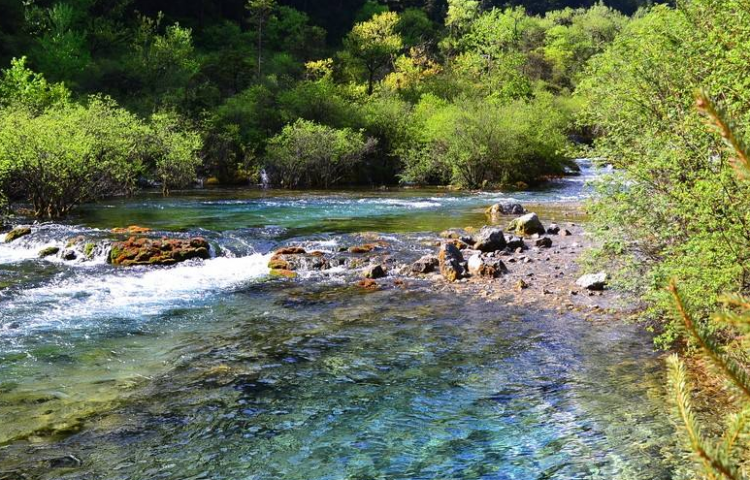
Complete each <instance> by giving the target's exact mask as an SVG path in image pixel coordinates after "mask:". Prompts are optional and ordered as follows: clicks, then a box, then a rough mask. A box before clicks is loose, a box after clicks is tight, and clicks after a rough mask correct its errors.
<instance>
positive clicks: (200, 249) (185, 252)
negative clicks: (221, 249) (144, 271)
mask: <svg viewBox="0 0 750 480" xmlns="http://www.w3.org/2000/svg"><path fill="white" fill-rule="evenodd" d="M210 248H211V247H210V245H209V244H208V242H207V241H206V240H205V239H203V238H201V237H195V238H191V239H189V240H180V239H169V238H163V239H161V240H152V239H150V238H135V237H131V238H129V239H128V240H126V241H124V242H115V243H113V244H112V248H111V250H110V252H109V262H110V263H111V264H113V265H119V266H123V267H129V266H134V265H173V264H175V263H179V262H184V261H186V260H191V259H193V258H201V259H204V260H205V259H207V258H209V257H210V256H211V254H210V253H209V250H210Z"/></svg>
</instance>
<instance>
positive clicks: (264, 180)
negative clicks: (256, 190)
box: [260, 168, 271, 189]
mask: <svg viewBox="0 0 750 480" xmlns="http://www.w3.org/2000/svg"><path fill="white" fill-rule="evenodd" d="M260 186H261V187H263V188H264V189H267V188H269V187H270V186H271V177H270V176H269V175H268V172H266V169H265V168H264V169H263V170H261V171H260Z"/></svg>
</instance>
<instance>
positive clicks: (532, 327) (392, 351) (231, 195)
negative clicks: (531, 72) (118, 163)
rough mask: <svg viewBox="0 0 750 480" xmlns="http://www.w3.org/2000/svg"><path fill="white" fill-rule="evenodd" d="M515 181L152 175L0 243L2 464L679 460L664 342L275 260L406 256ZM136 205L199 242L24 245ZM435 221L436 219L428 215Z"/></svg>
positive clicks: (577, 470) (44, 472)
mask: <svg viewBox="0 0 750 480" xmlns="http://www.w3.org/2000/svg"><path fill="white" fill-rule="evenodd" d="M583 173H584V174H583V175H582V176H580V177H572V178H567V179H564V180H561V181H559V182H556V183H554V184H552V185H550V186H549V187H547V188H545V189H542V190H536V191H529V192H518V193H513V194H500V193H482V194H477V193H468V194H457V193H452V192H447V191H441V190H398V191H341V192H335V193H331V192H275V191H258V190H208V191H200V192H187V193H183V194H176V195H174V196H172V197H170V198H168V199H162V198H160V197H158V196H152V195H144V196H141V197H138V198H135V199H116V200H111V201H105V202H102V203H100V204H97V205H94V206H92V207H88V208H85V209H82V210H81V211H80V213H79V214H78V215H77V216H76V217H74V218H72V219H70V221H68V222H66V223H64V224H45V225H41V226H39V227H37V228H35V230H34V233H33V234H32V235H30V236H28V237H24V238H22V239H20V240H17V241H15V242H13V243H11V244H0V479H16V478H18V479H21V478H39V479H61V478H66V479H67V478H70V479H73V478H75V479H123V480H124V479H175V480H177V479H180V480H182V479H227V480H229V479H253V480H255V479H258V480H260V479H263V480H265V479H269V480H270V479H289V480H291V479H295V480H297V479H299V480H318V479H319V480H323V479H325V480H339V479H341V480H343V479H363V480H364V479H503V480H505V479H508V480H510V479H513V480H515V479H518V480H528V479H560V480H563V479H565V480H569V479H643V480H654V479H665V480H666V479H670V478H673V477H674V472H673V469H672V466H671V460H670V458H671V455H672V454H673V453H674V446H673V445H672V442H671V434H672V429H671V426H670V423H669V420H668V418H667V415H666V411H667V410H666V406H665V405H664V399H663V382H664V378H663V369H662V360H661V359H660V358H659V356H658V355H657V354H655V353H653V351H652V344H651V339H650V338H649V336H648V335H647V334H646V333H645V332H643V331H642V329H641V328H640V327H638V326H634V325H627V324H625V323H610V324H601V323H599V324H592V323H591V322H588V321H586V320H584V319H582V318H579V317H577V316H576V315H575V314H565V315H560V314H559V313H558V312H556V311H553V310H549V311H548V310H546V309H545V308H544V307H543V306H540V307H539V308H537V309H534V310H528V309H526V310H523V309H520V308H518V307H513V306H510V305H507V304H505V303H503V302H493V303H487V302H485V301H483V300H482V301H480V300H478V299H477V300H473V299H470V298H458V297H456V296H454V295H449V294H446V293H445V292H441V291H439V290H438V289H435V288H434V286H433V285H431V284H430V283H429V282H427V281H414V282H413V283H412V284H411V286H410V288H408V289H401V288H386V289H382V290H379V291H366V290H363V289H361V288H358V287H357V286H356V285H353V283H352V282H351V281H350V280H349V279H347V278H345V277H344V276H340V275H336V272H332V273H331V274H328V275H325V276H323V275H313V276H303V278H300V279H297V280H293V281H290V280H282V279H273V278H269V276H268V270H267V266H266V265H267V262H268V259H269V252H271V251H273V249H275V248H277V247H279V246H282V245H298V244H302V245H305V246H306V247H308V248H316V249H319V250H324V251H335V250H336V249H338V248H339V247H341V246H349V245H354V244H357V243H358V242H362V241H363V239H364V238H369V237H371V236H372V233H366V232H376V233H377V234H378V235H379V236H380V238H382V239H385V240H386V241H388V242H389V243H390V244H391V245H392V246H393V249H394V251H396V252H397V253H398V254H399V255H400V256H401V257H403V259H404V261H408V260H409V259H413V258H417V257H419V256H421V255H422V254H423V253H426V252H429V251H431V248H430V247H428V246H426V245H425V244H424V240H425V239H426V238H431V235H434V232H437V231H440V230H442V229H444V228H448V227H463V226H481V225H482V224H483V223H484V222H486V219H485V216H484V214H483V210H484V208H485V207H487V206H488V205H490V204H492V203H494V202H497V201H508V200H510V199H515V200H519V201H521V202H523V203H527V204H528V203H533V204H536V205H537V208H538V209H539V210H540V214H541V215H542V216H543V217H545V218H550V217H557V218H558V220H564V219H565V218H567V219H569V220H571V219H572V220H574V221H578V219H577V217H575V214H572V215H573V216H572V217H565V215H571V214H570V213H569V212H568V210H567V209H566V208H564V207H562V206H561V205H562V204H564V203H565V202H576V201H580V200H581V199H582V198H583V197H584V196H586V195H587V190H586V189H585V188H584V186H583V182H584V181H585V180H586V179H587V178H590V177H591V176H593V175H595V173H594V172H593V171H592V170H591V169H590V168H589V167H588V166H587V165H584V170H583ZM132 224H137V225H141V226H144V227H149V228H152V229H154V230H155V231H156V232H157V233H159V234H164V235H170V236H195V235H201V236H204V237H205V238H207V239H208V240H209V241H210V242H211V245H212V250H213V252H214V257H213V258H211V259H210V260H207V261H203V262H200V261H196V262H188V263H184V264H181V265H177V266H174V267H166V268H163V267H151V268H145V267H138V268H133V269H123V268H116V267H113V266H110V265H108V264H106V262H105V261H104V258H103V256H99V257H96V256H95V257H94V259H93V260H91V261H86V262H64V261H62V260H61V259H58V258H50V259H39V258H37V252H38V251H39V249H41V248H43V247H45V246H50V245H62V244H64V242H65V241H66V239H68V238H72V237H76V236H78V235H83V236H84V237H85V238H87V239H92V240H97V239H104V238H107V237H109V236H111V234H110V233H109V230H110V229H111V228H113V227H122V226H127V225H132ZM430 232H432V233H430Z"/></svg>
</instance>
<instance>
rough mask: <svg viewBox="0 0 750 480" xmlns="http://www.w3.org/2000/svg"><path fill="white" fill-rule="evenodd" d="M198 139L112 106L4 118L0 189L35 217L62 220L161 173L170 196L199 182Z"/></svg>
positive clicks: (0, 121)
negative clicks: (22, 202) (75, 210)
mask: <svg viewBox="0 0 750 480" xmlns="http://www.w3.org/2000/svg"><path fill="white" fill-rule="evenodd" d="M199 148H200V139H199V136H198V135H197V134H196V133H192V132H191V131H190V130H188V129H185V128H184V127H182V126H181V125H180V124H179V122H178V121H177V120H176V118H175V117H173V116H171V115H166V114H158V115H154V117H153V119H152V122H151V123H146V122H143V121H142V120H140V119H139V118H138V117H136V116H135V115H133V114H131V113H129V112H127V111H126V110H124V109H122V108H120V107H119V106H118V105H117V104H116V103H115V102H114V101H113V100H111V99H108V98H103V97H92V98H91V99H90V101H89V102H88V104H87V105H79V104H76V103H62V104H58V105H56V106H54V107H51V108H49V109H47V110H45V111H44V112H43V113H41V114H39V115H35V114H34V113H33V112H31V111H29V110H28V109H27V108H23V107H21V106H17V107H8V108H6V109H5V110H3V111H2V112H0V186H2V188H1V189H0V190H2V193H3V195H4V196H7V197H10V198H11V199H23V200H26V201H28V202H29V203H30V204H31V207H32V210H33V213H34V216H36V217H39V218H58V217H63V216H65V215H67V214H68V213H70V211H71V210H72V209H73V208H75V207H76V206H78V205H80V204H82V203H86V202H91V201H94V200H97V199H99V198H102V197H104V196H107V195H114V194H122V193H129V192H132V191H133V189H134V188H135V182H136V180H137V178H138V176H139V175H142V174H152V175H156V176H157V177H158V178H159V179H160V180H161V181H162V183H163V186H164V190H165V192H168V190H169V187H170V186H173V185H174V186H178V185H184V184H186V183H188V182H189V181H190V180H192V179H193V178H194V177H195V168H196V166H197V164H198V163H199V157H198V156H197V151H198V150H199Z"/></svg>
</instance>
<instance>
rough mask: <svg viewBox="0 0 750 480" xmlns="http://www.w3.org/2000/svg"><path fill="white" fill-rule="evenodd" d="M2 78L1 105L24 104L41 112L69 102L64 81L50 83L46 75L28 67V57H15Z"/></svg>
mask: <svg viewBox="0 0 750 480" xmlns="http://www.w3.org/2000/svg"><path fill="white" fill-rule="evenodd" d="M10 65H11V66H10V68H8V69H6V70H3V72H2V77H1V78H0V106H3V105H4V106H10V105H16V106H23V107H25V108H27V109H29V110H30V111H31V112H34V113H41V112H43V111H44V110H45V109H46V108H49V107H51V106H53V105H57V104H64V103H67V102H68V100H69V99H70V91H69V90H68V89H67V88H65V85H63V84H62V83H53V84H50V83H49V82H47V80H46V79H45V78H44V75H42V74H40V73H36V72H34V71H32V70H31V69H29V68H27V67H26V57H21V58H14V59H13V60H11V62H10Z"/></svg>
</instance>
